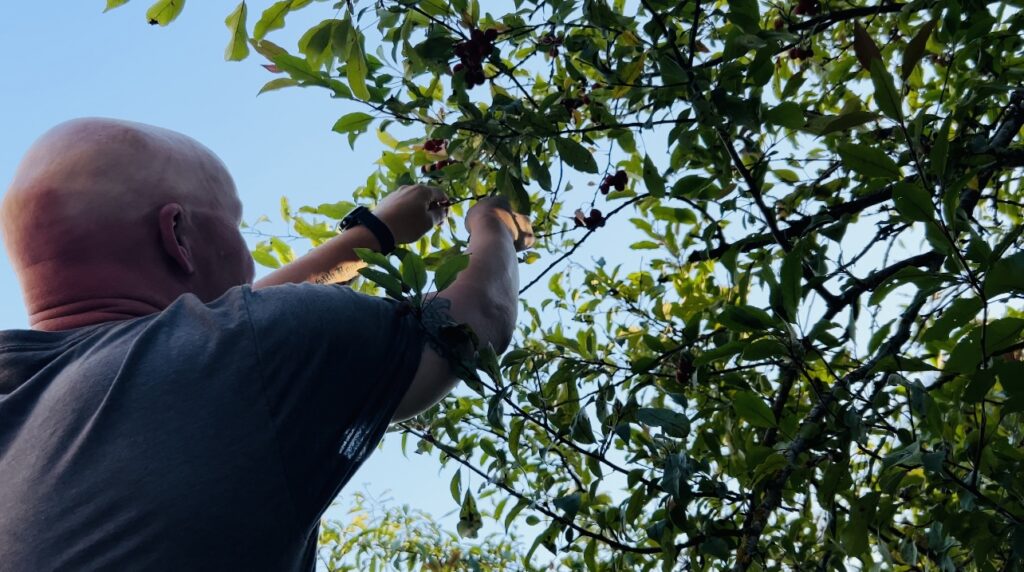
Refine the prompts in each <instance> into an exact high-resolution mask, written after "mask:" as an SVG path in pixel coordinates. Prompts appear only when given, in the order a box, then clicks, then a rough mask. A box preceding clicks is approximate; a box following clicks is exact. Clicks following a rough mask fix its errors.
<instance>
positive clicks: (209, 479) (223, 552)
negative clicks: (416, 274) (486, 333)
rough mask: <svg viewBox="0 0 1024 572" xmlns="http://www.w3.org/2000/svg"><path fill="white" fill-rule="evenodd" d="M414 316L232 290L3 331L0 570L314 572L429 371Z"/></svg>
mask: <svg viewBox="0 0 1024 572" xmlns="http://www.w3.org/2000/svg"><path fill="white" fill-rule="evenodd" d="M406 309H407V307H406V306H404V305H401V304H398V303H396V302H393V301H389V300H384V299H380V298H374V297H371V296H365V295H362V294H359V293H356V292H353V291H352V290H350V289H348V288H346V287H343V286H319V285H313V284H303V285H286V286H276V287H272V288H266V289H261V290H256V291H253V290H251V289H250V288H249V287H248V286H240V287H237V288H233V289H231V290H229V291H228V292H227V293H225V294H224V295H223V296H222V297H221V298H219V299H217V300H216V301H214V302H212V303H210V304H203V303H202V302H200V301H199V299H197V298H196V297H195V296H193V295H184V296H182V297H180V298H178V300H177V301H175V302H174V303H173V304H171V306H169V307H168V308H167V309H165V310H164V311H163V312H160V313H158V314H154V315H151V316H145V317H142V318H135V319H131V320H125V321H119V322H111V323H106V324H100V325H96V326H89V327H84V328H78V329H74V330H68V331H63V332H39V331H27V330H11V331H3V332H0V570H2V571H3V572H7V571H18V572H21V571H26V572H28V571H32V572H36V571H46V570H75V571H84V570H310V569H312V568H313V564H314V556H315V548H316V536H317V530H318V524H319V517H320V515H321V513H323V511H324V510H325V509H326V508H327V506H328V505H329V503H330V502H331V500H332V499H333V498H334V496H335V494H336V493H337V492H338V490H339V489H340V488H341V487H342V485H344V484H345V483H346V482H347V481H348V480H349V479H350V478H351V476H352V474H353V472H354V471H355V470H356V469H357V468H358V467H359V465H360V464H361V463H362V462H363V461H364V460H365V459H366V457H367V456H368V455H369V453H370V452H371V451H372V450H373V448H374V447H375V446H376V444H377V443H378V442H379V441H380V439H381V437H382V435H383V433H384V431H385V429H386V428H387V425H388V423H389V421H390V420H391V416H392V414H393V413H394V411H395V409H396V408H397V407H398V404H399V401H400V400H401V398H402V396H403V395H404V393H405V390H406V388H407V387H408V385H409V383H410V382H411V380H412V377H413V375H414V373H415V371H416V368H417V365H418V364H419V358H420V355H421V352H422V348H423V333H422V332H421V330H420V327H419V325H418V324H417V320H416V319H415V317H414V316H413V314H412V313H411V312H408V311H405V310H406Z"/></svg>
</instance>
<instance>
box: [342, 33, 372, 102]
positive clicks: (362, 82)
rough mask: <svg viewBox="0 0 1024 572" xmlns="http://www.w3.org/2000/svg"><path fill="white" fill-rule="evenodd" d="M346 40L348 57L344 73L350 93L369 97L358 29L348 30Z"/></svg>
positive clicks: (364, 60)
mask: <svg viewBox="0 0 1024 572" xmlns="http://www.w3.org/2000/svg"><path fill="white" fill-rule="evenodd" d="M347 41H348V44H349V48H348V59H347V60H346V61H345V75H346V77H348V86H349V87H350V88H352V93H353V94H354V95H355V96H356V97H358V98H359V99H362V100H368V99H370V90H369V89H367V87H366V74H367V71H368V70H367V68H366V56H365V55H364V54H363V37H362V34H360V33H359V31H358V30H355V29H353V30H349V32H348V37H347Z"/></svg>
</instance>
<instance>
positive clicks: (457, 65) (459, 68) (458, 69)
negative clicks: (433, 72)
mask: <svg viewBox="0 0 1024 572" xmlns="http://www.w3.org/2000/svg"><path fill="white" fill-rule="evenodd" d="M464 69H466V66H464V65H462V64H455V67H453V68H452V71H453V72H455V73H459V72H460V71H462V70H464Z"/></svg>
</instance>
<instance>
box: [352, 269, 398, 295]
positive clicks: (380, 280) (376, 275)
mask: <svg viewBox="0 0 1024 572" xmlns="http://www.w3.org/2000/svg"><path fill="white" fill-rule="evenodd" d="M359 274H360V275H362V276H363V277H364V278H366V279H367V280H369V281H370V282H373V283H374V284H376V285H378V286H380V287H381V288H383V289H384V290H385V291H386V292H387V293H388V295H389V296H391V297H392V298H395V299H399V300H400V299H401V298H402V284H401V282H399V281H398V280H397V279H396V278H395V277H394V276H391V275H390V274H387V273H385V272H381V271H380V270H377V269H376V268H360V269H359Z"/></svg>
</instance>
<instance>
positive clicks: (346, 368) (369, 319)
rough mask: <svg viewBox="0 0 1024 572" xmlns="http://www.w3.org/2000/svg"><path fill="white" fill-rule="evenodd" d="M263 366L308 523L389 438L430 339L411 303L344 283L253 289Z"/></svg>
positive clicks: (249, 301) (288, 468)
mask: <svg viewBox="0 0 1024 572" xmlns="http://www.w3.org/2000/svg"><path fill="white" fill-rule="evenodd" d="M245 299H246V305H247V308H248V312H249V316H250V319H251V324H252V329H253V335H254V338H255V345H256V352H257V354H258V358H259V361H260V363H259V364H258V365H259V367H260V369H261V372H262V375H261V376H260V377H261V380H260V382H261V383H262V384H263V386H264V392H265V394H266V397H267V403H268V407H269V409H270V414H271V417H272V419H273V423H274V424H275V425H276V430H277V434H278V437H279V442H280V446H281V456H282V462H283V464H284V470H285V474H286V477H287V479H288V481H289V486H290V488H291V489H292V495H293V499H294V502H295V503H296V505H298V506H297V507H296V509H297V510H298V512H299V515H300V518H303V519H306V518H308V519H310V522H315V519H316V518H317V517H318V516H319V515H320V514H321V513H322V512H323V511H324V510H325V509H326V508H327V506H328V505H329V504H330V502H331V500H332V499H333V498H334V496H335V495H336V494H337V492H338V490H339V489H340V488H341V487H342V486H343V485H344V484H345V483H346V482H348V480H349V479H350V478H351V476H352V474H353V473H354V472H355V470H356V469H357V468H358V467H359V466H360V465H361V464H362V462H363V461H364V460H365V459H366V457H367V456H369V454H370V453H371V452H372V451H373V448H374V447H375V446H376V445H377V443H379V442H380V439H381V437H382V436H383V434H384V431H385V430H386V429H387V426H388V424H389V422H390V421H391V418H392V416H393V415H394V412H395V410H396V409H397V408H398V405H399V403H400V402H401V400H402V397H403V396H404V395H405V393H406V390H407V389H408V388H409V385H410V383H411V382H412V378H413V376H414V375H415V373H416V370H417V367H418V365H419V361H420V357H421V356H422V352H423V333H422V331H421V329H420V327H419V325H418V324H417V321H416V319H415V317H414V315H413V313H412V312H410V311H408V307H407V306H406V305H404V304H402V303H399V302H396V301H394V300H388V299H383V298H377V297H374V296H367V295H364V294H360V293H358V292H355V291H353V290H352V289H350V288H348V287H345V286H340V285H317V284H286V285H281V286H272V287H269V288H263V289H260V290H250V289H248V288H247V289H246V292H245Z"/></svg>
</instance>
